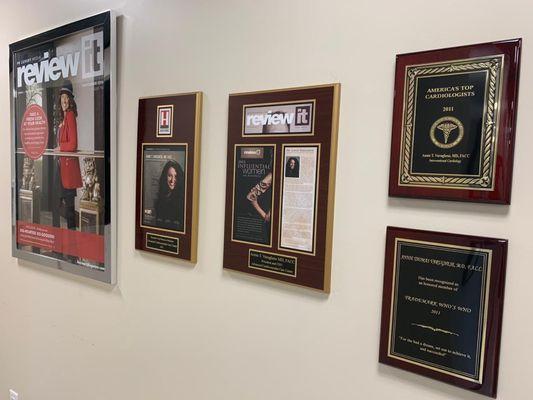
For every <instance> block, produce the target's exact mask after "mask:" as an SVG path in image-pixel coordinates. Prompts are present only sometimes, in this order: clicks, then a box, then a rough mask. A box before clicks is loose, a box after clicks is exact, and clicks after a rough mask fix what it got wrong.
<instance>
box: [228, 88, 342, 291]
mask: <svg viewBox="0 0 533 400" xmlns="http://www.w3.org/2000/svg"><path fill="white" fill-rule="evenodd" d="M339 93H340V85H339V84H329V85H321V86H311V87H302V88H292V89H282V90H271V91H261V92H250V93H240V94H233V95H230V97H229V118H228V153H227V154H228V160H227V176H226V182H227V185H226V187H227V189H226V219H225V238H224V268H227V269H231V270H235V271H239V272H245V273H248V274H253V275H258V276H261V277H266V278H271V279H275V280H278V281H283V282H288V283H292V284H296V285H300V286H306V287H309V288H314V289H318V290H321V291H324V292H329V290H330V274H331V252H332V231H333V203H334V190H335V165H336V152H337V125H338V110H339Z"/></svg>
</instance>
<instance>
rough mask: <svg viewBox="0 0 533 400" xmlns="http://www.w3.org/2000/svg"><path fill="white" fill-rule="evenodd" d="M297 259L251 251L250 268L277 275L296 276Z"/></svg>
mask: <svg viewBox="0 0 533 400" xmlns="http://www.w3.org/2000/svg"><path fill="white" fill-rule="evenodd" d="M296 264H297V258H296V257H291V256H284V255H282V254H274V253H267V252H264V251H258V250H253V249H250V253H249V257H248V266H249V267H250V268H256V269H262V270H264V271H269V272H275V273H277V274H282V275H288V276H296Z"/></svg>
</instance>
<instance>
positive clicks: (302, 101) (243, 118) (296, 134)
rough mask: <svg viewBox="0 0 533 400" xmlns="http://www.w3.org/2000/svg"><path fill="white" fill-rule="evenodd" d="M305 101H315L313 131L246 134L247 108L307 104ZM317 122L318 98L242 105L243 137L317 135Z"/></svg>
mask: <svg viewBox="0 0 533 400" xmlns="http://www.w3.org/2000/svg"><path fill="white" fill-rule="evenodd" d="M305 103H313V121H312V123H311V132H306V133H298V132H287V133H255V134H246V133H244V131H245V129H246V128H245V123H244V120H245V119H246V108H247V107H249V108H254V107H266V106H274V105H289V104H294V105H296V104H305ZM315 123H316V99H304V100H294V101H293V100H291V101H276V102H272V103H257V104H254V103H252V104H243V106H242V130H241V137H243V138H248V137H299V136H314V135H315Z"/></svg>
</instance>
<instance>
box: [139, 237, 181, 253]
mask: <svg viewBox="0 0 533 400" xmlns="http://www.w3.org/2000/svg"><path fill="white" fill-rule="evenodd" d="M148 235H152V236H159V237H162V238H167V239H173V240H176V242H177V243H176V248H177V251H176V252H173V251H168V250H161V249H158V248H155V247H150V246H148ZM144 247H146V248H147V249H150V250H155V251H161V252H163V253H169V254H173V255H179V254H180V238H179V237H177V236H166V235H159V234H157V233H152V232H145V235H144Z"/></svg>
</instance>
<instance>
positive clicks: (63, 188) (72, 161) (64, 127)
mask: <svg viewBox="0 0 533 400" xmlns="http://www.w3.org/2000/svg"><path fill="white" fill-rule="evenodd" d="M58 111H59V114H58V117H59V118H58V120H59V121H60V123H59V126H58V130H57V138H56V142H57V147H56V149H55V150H56V151H60V152H62V153H69V152H76V151H77V150H78V126H77V123H76V117H77V116H78V109H77V105H76V102H75V101H74V92H73V90H72V83H71V82H70V81H69V80H65V81H64V82H63V84H62V86H61V88H60V89H59V99H58ZM57 181H58V185H57V187H58V189H59V190H58V196H59V201H58V204H57V207H58V208H59V210H62V211H63V212H62V214H63V215H64V217H65V219H66V220H67V227H68V229H76V217H75V213H74V198H75V197H76V194H77V193H76V189H77V188H80V187H81V186H82V182H81V171H80V162H79V159H78V157H68V156H60V157H59V160H58V174H57ZM55 214H56V215H54V221H53V222H54V225H55V226H60V224H59V215H58V213H55Z"/></svg>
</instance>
